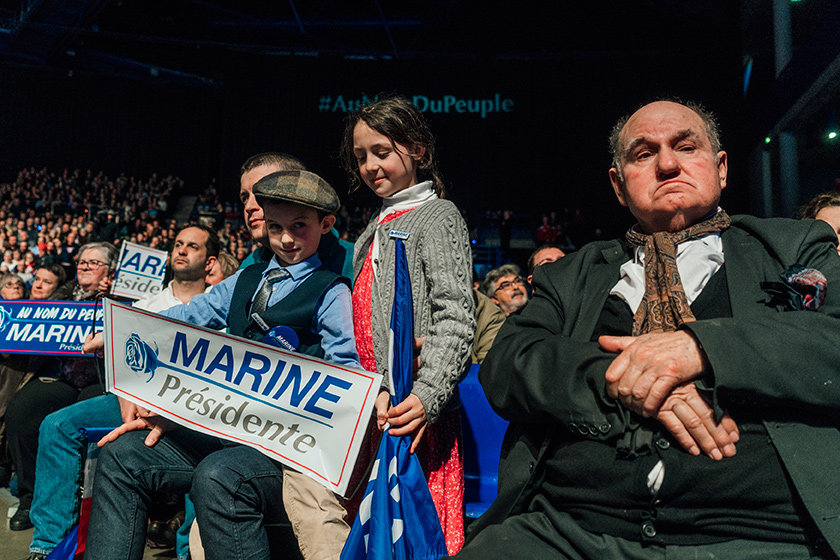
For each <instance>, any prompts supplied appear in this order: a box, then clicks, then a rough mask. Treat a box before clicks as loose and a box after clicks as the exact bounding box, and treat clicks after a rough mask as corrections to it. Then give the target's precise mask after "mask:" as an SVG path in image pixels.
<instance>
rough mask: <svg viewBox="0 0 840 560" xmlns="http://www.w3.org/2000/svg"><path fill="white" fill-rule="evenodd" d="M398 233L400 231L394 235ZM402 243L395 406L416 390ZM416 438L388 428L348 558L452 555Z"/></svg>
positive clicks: (394, 330)
mask: <svg viewBox="0 0 840 560" xmlns="http://www.w3.org/2000/svg"><path fill="white" fill-rule="evenodd" d="M392 237H394V235H393V234H392ZM395 242H396V254H397V258H396V273H395V276H394V307H393V310H392V313H391V358H390V360H389V362H390V364H389V365H390V367H389V368H388V374H389V380H390V387H391V405H392V406H393V405H397V404H399V403H400V402H402V401H403V400H404V399H405V398H406V397H407V396H408V395H409V393H410V392H411V386H412V383H413V381H412V378H413V369H412V359H413V347H414V304H413V301H412V298H411V279H410V278H409V274H408V263H407V262H406V257H405V246H404V245H403V242H402V240H401V239H399V238H397V239H395ZM410 448H411V437H409V436H399V437H398V436H392V435H390V434H389V433H388V430H385V433H384V434H383V435H382V441H381V442H380V444H379V450H378V452H377V454H376V460H375V461H374V463H373V469H372V470H371V475H370V480H369V482H368V485H367V488H366V489H365V495H364V498H363V499H362V504H361V506H360V507H359V514H358V516H356V520H355V521H354V522H353V528H352V529H351V530H350V536H349V537H347V542H346V543H345V545H344V549H343V550H342V551H341V559H342V560H359V559H370V560H427V559H429V560H431V559H437V558H441V557H443V556H446V555H447V550H446V542H445V540H444V538H443V531H442V530H441V528H440V520H439V519H438V515H437V510H435V504H434V502H432V495H431V493H430V492H429V486H428V485H427V484H426V478H425V477H424V476H423V471H422V469H421V468H420V462H419V461H418V460H417V456H416V455H412V454H411V453H409V449H410Z"/></svg>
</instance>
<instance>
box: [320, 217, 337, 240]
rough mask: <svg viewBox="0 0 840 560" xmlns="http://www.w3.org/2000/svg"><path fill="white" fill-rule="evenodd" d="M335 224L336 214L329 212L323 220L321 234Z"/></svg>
mask: <svg viewBox="0 0 840 560" xmlns="http://www.w3.org/2000/svg"><path fill="white" fill-rule="evenodd" d="M334 225H335V214H327V215H326V216H324V219H322V220H321V235H323V234H325V233H327V232H329V231H330V230H331V229H332V227H333V226H334Z"/></svg>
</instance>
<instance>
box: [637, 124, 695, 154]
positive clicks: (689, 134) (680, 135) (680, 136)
mask: <svg viewBox="0 0 840 560" xmlns="http://www.w3.org/2000/svg"><path fill="white" fill-rule="evenodd" d="M687 138H699V135H698V134H697V132H695V131H694V130H692V129H690V128H686V129H685V130H680V131H679V132H677V133H676V134H675V135H674V137H673V138H672V139H671V143H672V144H676V143H677V142H681V141H682V140H685V139H687ZM647 141H648V140H647V138H645V137H644V136H637V137H635V138H633V139H632V140H630V142H628V143H627V144H626V145H625V147H624V149H623V150H622V151H621V157H622V159H623V158H625V157H627V154H629V153H630V152H632V151H633V150H635V149H636V148H638V147H639V146H641V145H642V144H645V143H646V142H647Z"/></svg>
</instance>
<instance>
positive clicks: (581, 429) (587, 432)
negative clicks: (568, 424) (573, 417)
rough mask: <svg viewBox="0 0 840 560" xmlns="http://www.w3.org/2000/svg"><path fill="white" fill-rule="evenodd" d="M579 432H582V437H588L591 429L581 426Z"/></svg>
mask: <svg viewBox="0 0 840 560" xmlns="http://www.w3.org/2000/svg"><path fill="white" fill-rule="evenodd" d="M578 432H580V435H582V436H585V435H588V434H589V428H587V427H586V425H584V424H581V425H580V426H578Z"/></svg>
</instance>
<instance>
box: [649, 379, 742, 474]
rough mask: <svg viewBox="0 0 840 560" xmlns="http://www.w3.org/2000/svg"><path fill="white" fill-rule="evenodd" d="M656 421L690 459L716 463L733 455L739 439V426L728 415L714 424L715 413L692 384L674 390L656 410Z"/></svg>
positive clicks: (685, 384)
mask: <svg viewBox="0 0 840 560" xmlns="http://www.w3.org/2000/svg"><path fill="white" fill-rule="evenodd" d="M656 419H657V420H659V421H660V422H661V423H662V425H663V426H665V429H666V430H668V431H669V432H670V433H671V435H673V436H674V438H675V439H676V440H677V441H678V442H679V444H680V445H681V446H682V447H683V448H684V449H685V450H686V451H688V452H689V453H691V454H692V455H700V453H701V452H702V453H705V454H706V455H708V456H709V457H711V458H712V459H715V460H716V461H720V460H721V459H723V458H724V457H732V456H733V455H735V444H736V443H737V442H738V439H739V437H740V434H739V432H738V425H737V424H736V423H735V421H734V420H733V419H732V418H731V417H730V416H729V415H728V414H724V415H723V417H722V418H721V420H720V422H717V421H716V420H715V414H714V410H712V407H711V406H710V405H709V403H707V402H706V400H705V399H704V398H703V397H702V395H700V392H699V391H698V390H697V386H696V385H695V384H694V383H684V384H683V385H680V386H678V387H675V388H674V390H673V391H671V394H670V395H668V397H667V398H666V399H665V402H664V403H662V406H661V407H660V408H659V413H658V414H657V415H656Z"/></svg>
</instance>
